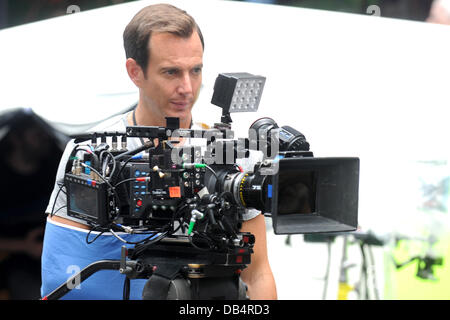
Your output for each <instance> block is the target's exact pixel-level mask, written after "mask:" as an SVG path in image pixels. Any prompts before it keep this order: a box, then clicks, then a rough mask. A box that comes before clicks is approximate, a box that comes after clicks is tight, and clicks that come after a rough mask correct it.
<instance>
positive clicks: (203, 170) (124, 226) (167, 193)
mask: <svg viewBox="0 0 450 320" xmlns="http://www.w3.org/2000/svg"><path fill="white" fill-rule="evenodd" d="M225 75H227V74H225ZM228 75H235V74H228ZM237 75H239V76H242V75H244V76H247V75H248V74H237ZM219 78H220V79H219ZM219 78H218V80H217V81H219V80H220V81H222V82H220V81H219V82H220V83H222V86H224V84H223V81H226V78H225V80H224V79H222V78H223V77H219ZM237 83H238V84H237V85H236V86H237V87H239V86H242V87H243V86H244V84H239V81H238V82H237ZM216 87H217V82H216ZM260 89H261V90H262V87H260ZM227 90H229V88H228V89H227ZM216 96H217V95H216V94H215V97H213V101H214V100H217V99H219V98H217V97H216ZM220 99H222V100H223V99H224V98H223V97H220ZM220 99H219V100H220ZM229 100H230V101H235V100H236V99H235V98H233V99H231V98H230V99H229ZM242 100H243V99H242ZM258 102H259V100H258ZM236 108H237V109H239V108H240V106H236ZM224 119H225V120H226V121H224ZM166 120H167V124H166V126H165V127H145V126H129V127H127V128H126V131H125V132H94V133H89V134H82V135H76V136H73V137H72V138H74V139H75V144H76V146H75V148H74V149H73V151H72V153H71V155H70V158H69V161H68V162H67V165H66V174H65V178H64V186H65V188H66V194H67V213H68V215H69V216H72V217H75V218H78V219H82V220H84V221H85V222H86V223H87V224H89V225H90V226H91V227H92V229H93V230H100V231H109V232H111V233H113V234H114V235H115V236H116V237H117V238H119V239H121V238H120V236H119V235H118V231H121V232H127V233H133V234H142V235H145V236H144V238H143V240H142V241H139V242H138V243H134V245H135V247H134V248H133V249H126V248H125V247H123V248H122V258H121V260H120V261H115V260H114V261H99V262H97V263H94V264H92V265H90V266H88V267H86V268H85V269H84V270H82V271H81V272H80V273H79V274H78V275H75V276H74V277H79V279H80V280H81V281H83V280H84V279H85V278H86V277H89V276H90V275H91V274H92V273H93V272H96V271H98V270H99V269H115V270H119V271H120V272H121V273H123V274H125V275H126V279H127V281H129V279H136V278H144V279H149V280H148V282H147V284H148V285H146V286H145V288H144V292H143V298H144V299H205V298H222V299H244V298H245V297H246V295H245V288H244V285H243V283H242V282H241V281H240V277H239V274H240V272H241V271H242V270H243V269H244V268H246V266H247V265H248V264H250V263H251V254H252V253H253V245H254V243H255V238H254V236H253V235H252V234H250V233H245V232H241V231H240V230H241V226H242V222H243V214H245V212H246V210H249V209H256V210H260V211H261V212H262V213H264V215H265V216H267V217H271V218H272V223H273V227H274V232H275V233H276V234H292V233H322V232H342V231H351V230H355V229H356V226H357V203H358V201H357V200H358V182H359V181H358V180H359V159H358V158H316V157H314V156H313V153H312V152H311V151H310V150H309V143H308V142H307V141H306V138H305V137H304V135H303V134H301V133H300V132H298V131H297V130H295V129H293V128H291V127H289V126H283V127H281V128H279V127H278V125H277V124H276V123H275V121H274V120H272V119H270V118H262V119H259V120H257V121H255V122H254V123H253V124H252V126H251V127H250V129H249V136H248V137H247V138H240V139H234V133H233V131H231V130H230V127H231V126H230V122H231V118H230V117H229V113H228V111H225V108H224V112H223V115H222V123H220V124H216V125H215V127H214V128H213V129H207V130H204V129H202V130H194V129H181V128H179V119H178V118H166ZM132 138H137V139H141V141H142V142H143V143H142V145H140V146H139V147H137V148H135V149H132V150H128V149H127V148H126V142H127V141H128V139H132ZM192 138H202V140H203V141H204V142H205V144H204V145H203V146H198V145H197V146H193V145H190V144H189V143H185V142H186V141H188V140H189V139H192ZM144 139H145V140H147V141H144ZM99 140H100V141H99ZM119 140H120V142H121V144H120V145H121V147H120V148H119ZM86 141H87V142H88V143H87V144H83V142H84V143H85V142H86ZM99 142H100V143H99ZM255 152H260V153H261V152H262V154H263V155H262V158H261V159H260V160H258V161H257V162H255V163H254V166H253V169H250V170H243V168H242V167H241V166H239V165H237V163H238V162H239V160H240V159H246V158H248V157H249V156H250V155H251V154H252V153H255ZM268 154H270V156H268ZM121 240H122V241H123V242H126V241H124V240H123V239H121ZM71 281H73V278H72V279H69V280H68V281H67V282H66V283H65V284H62V285H61V286H60V287H59V288H57V289H56V290H55V291H53V292H52V293H51V294H50V295H48V296H47V297H46V298H47V299H58V298H59V297H61V296H62V295H64V294H66V293H67V292H68V291H70V288H71V286H70V285H68V284H70V283H71ZM126 283H127V282H126ZM175 283H177V285H174V284H175ZM218 283H220V285H217V284H218ZM157 288H159V289H157ZM180 288H182V289H180ZM124 298H127V290H125V291H124Z"/></svg>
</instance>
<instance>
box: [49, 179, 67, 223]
mask: <svg viewBox="0 0 450 320" xmlns="http://www.w3.org/2000/svg"><path fill="white" fill-rule="evenodd" d="M63 187H64V183H63V184H61V185H60V186H59V190H58V192H57V193H56V197H55V201H53V206H52V211H51V212H50V217H53V215H54V214H55V213H56V212H53V211H54V210H55V205H56V200H58V196H59V193H60V192H61V190H62V188H63ZM66 207H67V206H66ZM61 208H62V207H61ZM61 208H58V211H59V210H60V209H61Z"/></svg>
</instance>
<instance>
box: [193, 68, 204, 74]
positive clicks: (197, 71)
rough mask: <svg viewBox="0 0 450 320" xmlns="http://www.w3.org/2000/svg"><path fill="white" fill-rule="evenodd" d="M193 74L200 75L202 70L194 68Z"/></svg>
mask: <svg viewBox="0 0 450 320" xmlns="http://www.w3.org/2000/svg"><path fill="white" fill-rule="evenodd" d="M192 72H193V73H195V74H198V73H202V68H200V67H199V68H194V69H193V70H192Z"/></svg>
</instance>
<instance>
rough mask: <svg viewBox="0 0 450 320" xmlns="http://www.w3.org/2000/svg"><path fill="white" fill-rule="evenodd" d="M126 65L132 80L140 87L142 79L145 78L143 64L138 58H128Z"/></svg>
mask: <svg viewBox="0 0 450 320" xmlns="http://www.w3.org/2000/svg"><path fill="white" fill-rule="evenodd" d="M125 66H126V68H127V72H128V76H129V77H130V79H131V81H133V83H134V84H135V85H136V86H137V87H138V88H140V87H141V85H142V81H143V80H144V72H143V71H142V68H141V66H140V65H138V64H137V62H136V60H134V59H132V58H128V59H127V61H126V63H125Z"/></svg>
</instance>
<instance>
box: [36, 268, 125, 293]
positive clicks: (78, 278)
mask: <svg viewBox="0 0 450 320" xmlns="http://www.w3.org/2000/svg"><path fill="white" fill-rule="evenodd" d="M120 265H121V261H120V260H100V261H97V262H94V263H91V264H90V265H88V266H87V267H86V268H84V269H83V270H81V271H80V272H78V273H77V274H75V275H74V276H72V277H70V278H69V279H68V280H67V281H66V282H64V283H63V284H61V285H60V286H59V287H58V288H56V289H55V290H53V291H52V292H51V293H50V294H48V295H47V296H45V297H43V298H42V300H58V299H60V298H61V297H63V296H64V295H66V294H67V293H69V292H70V291H71V290H72V289H73V288H75V287H76V286H75V285H74V283H78V284H80V283H81V282H83V281H84V280H86V279H87V278H89V277H90V276H92V275H93V274H94V273H96V272H97V271H100V270H119V269H120Z"/></svg>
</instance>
